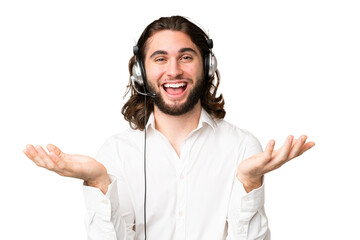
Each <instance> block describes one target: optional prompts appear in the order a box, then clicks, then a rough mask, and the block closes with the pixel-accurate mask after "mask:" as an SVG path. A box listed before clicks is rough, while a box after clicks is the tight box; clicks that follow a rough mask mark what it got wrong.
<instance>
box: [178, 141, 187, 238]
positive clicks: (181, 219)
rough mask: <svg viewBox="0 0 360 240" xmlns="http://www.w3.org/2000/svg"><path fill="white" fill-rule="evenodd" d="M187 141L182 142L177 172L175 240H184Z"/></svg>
mask: <svg viewBox="0 0 360 240" xmlns="http://www.w3.org/2000/svg"><path fill="white" fill-rule="evenodd" d="M188 160H189V159H188V141H186V140H185V141H184V144H183V146H182V149H181V155H180V161H181V162H182V163H183V164H181V166H182V167H181V168H180V169H178V171H177V174H178V176H177V209H176V233H177V234H176V239H179V240H180V239H181V240H184V239H185V238H186V228H185V227H186V226H185V218H186V216H187V212H186V198H187V196H186V183H187V177H186V172H185V170H186V164H187V163H188V162H189V161H188Z"/></svg>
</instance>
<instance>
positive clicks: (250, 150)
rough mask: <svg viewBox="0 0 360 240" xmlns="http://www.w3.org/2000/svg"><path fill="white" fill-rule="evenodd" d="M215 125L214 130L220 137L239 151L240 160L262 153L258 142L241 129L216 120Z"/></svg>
mask: <svg viewBox="0 0 360 240" xmlns="http://www.w3.org/2000/svg"><path fill="white" fill-rule="evenodd" d="M216 123H217V127H216V130H217V131H218V132H219V134H220V135H222V137H225V138H226V139H227V141H226V142H228V143H232V144H234V145H235V146H234V147H235V148H236V149H238V150H239V151H240V153H241V154H240V155H241V156H242V157H241V158H242V159H244V158H248V157H249V156H252V155H254V154H256V153H259V152H262V147H261V143H260V141H259V140H258V139H257V138H256V137H255V136H254V135H253V134H252V133H251V132H249V131H247V130H245V129H241V128H239V127H237V126H235V125H234V124H231V123H229V122H227V121H225V120H223V119H221V120H216Z"/></svg>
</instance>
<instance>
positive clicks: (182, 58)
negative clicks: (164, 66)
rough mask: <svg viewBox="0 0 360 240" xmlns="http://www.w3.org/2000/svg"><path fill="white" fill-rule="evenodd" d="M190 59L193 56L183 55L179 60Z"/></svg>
mask: <svg viewBox="0 0 360 240" xmlns="http://www.w3.org/2000/svg"><path fill="white" fill-rule="evenodd" d="M192 59H193V58H192V56H190V55H184V56H182V57H181V60H182V61H185V62H190V61H191V60H192Z"/></svg>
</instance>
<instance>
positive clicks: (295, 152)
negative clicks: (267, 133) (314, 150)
mask: <svg viewBox="0 0 360 240" xmlns="http://www.w3.org/2000/svg"><path fill="white" fill-rule="evenodd" d="M306 139H307V136H306V135H302V136H300V138H299V139H296V140H294V141H293V144H292V147H291V150H290V153H289V156H288V158H289V160H290V159H293V158H295V157H297V156H299V153H300V151H301V149H302V147H303V146H304V144H305V142H306Z"/></svg>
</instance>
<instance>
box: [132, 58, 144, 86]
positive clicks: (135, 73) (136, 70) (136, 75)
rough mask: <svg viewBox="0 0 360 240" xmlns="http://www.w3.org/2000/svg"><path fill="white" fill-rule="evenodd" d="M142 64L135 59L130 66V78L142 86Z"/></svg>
mask: <svg viewBox="0 0 360 240" xmlns="http://www.w3.org/2000/svg"><path fill="white" fill-rule="evenodd" d="M142 68H143V67H142V64H141V62H139V61H135V63H134V65H133V67H132V76H131V78H132V79H133V80H134V82H136V83H137V84H139V85H141V86H143V85H144V76H143V69H142Z"/></svg>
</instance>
